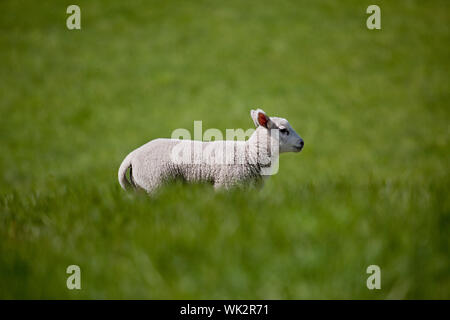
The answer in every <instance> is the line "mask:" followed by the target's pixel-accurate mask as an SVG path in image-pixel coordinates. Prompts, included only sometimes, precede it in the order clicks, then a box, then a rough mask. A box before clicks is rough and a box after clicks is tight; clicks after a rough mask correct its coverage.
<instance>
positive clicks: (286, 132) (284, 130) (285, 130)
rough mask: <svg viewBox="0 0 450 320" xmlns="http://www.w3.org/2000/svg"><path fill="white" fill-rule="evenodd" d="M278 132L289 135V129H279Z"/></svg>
mask: <svg viewBox="0 0 450 320" xmlns="http://www.w3.org/2000/svg"><path fill="white" fill-rule="evenodd" d="M280 132H281V133H282V134H286V135H289V130H288V129H286V128H283V129H280Z"/></svg>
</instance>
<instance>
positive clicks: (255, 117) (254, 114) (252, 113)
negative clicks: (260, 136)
mask: <svg viewBox="0 0 450 320" xmlns="http://www.w3.org/2000/svg"><path fill="white" fill-rule="evenodd" d="M250 117H252V120H253V123H254V124H255V127H258V126H259V123H258V112H256V110H253V109H252V110H250Z"/></svg>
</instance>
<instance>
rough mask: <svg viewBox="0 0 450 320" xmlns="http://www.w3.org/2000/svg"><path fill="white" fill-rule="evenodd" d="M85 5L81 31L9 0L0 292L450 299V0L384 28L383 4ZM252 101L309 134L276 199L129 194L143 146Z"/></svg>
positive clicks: (393, 9) (55, 14)
mask: <svg viewBox="0 0 450 320" xmlns="http://www.w3.org/2000/svg"><path fill="white" fill-rule="evenodd" d="M76 3H77V4H78V5H79V6H80V7H81V12H82V29H81V30H80V31H69V30H67V29H66V27H65V19H66V17H67V14H66V13H65V10H66V8H67V6H68V5H69V4H72V2H68V1H39V2H36V1H31V0H30V1H1V2H0V61H1V67H0V110H1V112H2V115H3V116H2V117H1V118H0V134H1V142H2V149H1V155H0V165H1V168H2V172H1V174H0V181H1V183H0V298H47V299H48V298H50V299H52V298H150V299H161V298H168V299H173V298H192V299H198V298H216V299H222V298H257V299H258V298H274V299H279V298H286V299H304V298H335V299H341V298H355V299H386V298H387V299H391V298H400V299H403V298H406V299H408V298H446V299H449V298H450V257H449V247H450V240H449V239H450V237H449V230H450V229H449V228H450V203H449V197H448V195H449V192H450V177H449V170H448V168H449V161H448V150H449V120H450V117H449V116H450V111H449V110H450V109H449V103H448V101H449V99H450V96H449V90H448V75H449V71H450V70H449V59H450V50H449V45H448V43H450V30H449V25H448V22H449V18H450V12H449V9H448V3H447V1H426V2H424V1H378V2H377V3H378V4H379V5H380V7H381V19H382V29H381V30H378V31H370V30H368V29H367V28H366V27H365V20H366V18H367V14H365V9H366V8H367V6H368V5H369V4H372V2H371V1H356V0H354V1H349V0H346V1H308V2H302V3H300V2H299V1H284V0H283V1H265V0H264V1H257V2H256V1H240V0H239V1H238V0H230V1H213V2H210V1H164V2H160V1H131V2H123V1H95V2H94V1H81V0H80V1H77V2H76ZM254 107H261V108H263V109H264V110H265V111H266V112H267V113H268V114H269V115H278V116H282V117H285V118H287V119H288V120H289V121H290V122H291V124H292V125H293V126H294V128H295V129H296V130H297V132H299V134H300V135H301V136H302V137H303V138H304V140H305V149H304V150H303V151H302V152H301V153H300V154H287V155H283V156H282V158H281V162H280V171H279V173H278V174H277V175H275V176H273V177H271V178H270V179H269V181H268V182H267V183H266V185H265V186H264V188H263V189H262V190H259V191H255V190H252V191H249V192H242V191H241V190H233V191H230V192H220V193H215V192H214V191H213V190H212V188H211V187H209V186H206V185H193V186H188V185H182V184H174V185H170V186H167V187H166V188H164V189H163V190H162V191H161V193H160V194H159V196H158V197H157V198H154V199H150V198H148V197H145V196H142V195H135V194H127V193H126V192H124V191H123V190H121V189H120V187H119V184H118V182H117V169H118V166H119V165H120V163H121V161H122V159H123V158H124V157H125V155H126V154H127V153H128V152H129V151H131V150H132V149H134V148H136V147H138V146H139V145H141V144H143V143H145V142H147V141H149V140H151V139H154V138H157V137H169V136H170V135H171V132H172V131H173V130H174V129H176V128H187V129H189V130H193V121H194V120H203V128H204V129H207V128H219V129H221V130H223V132H224V131H225V129H226V128H250V127H251V126H252V120H251V119H250V116H249V110H250V109H251V108H254ZM70 264H77V265H79V266H80V267H81V274H82V290H80V291H76V290H74V291H70V290H68V289H67V288H66V278H67V276H68V275H67V274H66V273H65V270H66V267H67V266H68V265H70ZM371 264H376V265H379V266H380V267H381V272H382V280H381V286H382V289H381V290H373V291H370V290H368V289H367V288H366V279H367V277H368V275H367V274H366V273H365V271H366V268H367V266H369V265H371Z"/></svg>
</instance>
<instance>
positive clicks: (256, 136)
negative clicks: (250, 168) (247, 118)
mask: <svg viewBox="0 0 450 320" xmlns="http://www.w3.org/2000/svg"><path fill="white" fill-rule="evenodd" d="M271 142H272V138H271V137H270V135H269V132H268V130H267V129H264V128H261V127H258V128H257V129H256V130H255V132H254V133H253V134H252V136H251V137H250V138H249V139H248V140H247V141H246V144H247V150H248V160H249V163H250V164H257V165H258V166H260V167H265V166H270V164H271V161H272V156H273V155H274V152H273V151H274V150H272V143H271Z"/></svg>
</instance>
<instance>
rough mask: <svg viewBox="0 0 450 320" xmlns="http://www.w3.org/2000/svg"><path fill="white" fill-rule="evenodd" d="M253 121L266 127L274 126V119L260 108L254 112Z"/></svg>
mask: <svg viewBox="0 0 450 320" xmlns="http://www.w3.org/2000/svg"><path fill="white" fill-rule="evenodd" d="M252 118H253V121H254V122H255V125H256V126H261V127H264V128H266V129H270V128H272V126H273V123H272V120H270V118H269V116H268V115H267V114H266V113H265V112H264V111H263V110H261V109H258V110H256V111H254V112H253V113H252Z"/></svg>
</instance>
